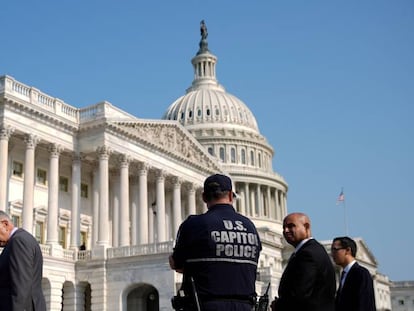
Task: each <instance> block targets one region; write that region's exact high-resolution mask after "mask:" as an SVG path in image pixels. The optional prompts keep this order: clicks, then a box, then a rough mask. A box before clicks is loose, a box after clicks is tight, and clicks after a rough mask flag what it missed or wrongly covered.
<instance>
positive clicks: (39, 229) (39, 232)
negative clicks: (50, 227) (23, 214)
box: [35, 221, 44, 244]
mask: <svg viewBox="0 0 414 311" xmlns="http://www.w3.org/2000/svg"><path fill="white" fill-rule="evenodd" d="M43 232H44V224H43V222H40V221H36V230H35V238H36V240H37V242H39V243H40V244H43V243H44V240H43V238H44V234H43Z"/></svg>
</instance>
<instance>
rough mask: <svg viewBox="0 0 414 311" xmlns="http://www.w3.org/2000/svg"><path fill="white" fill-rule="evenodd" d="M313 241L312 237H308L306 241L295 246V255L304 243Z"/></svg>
mask: <svg viewBox="0 0 414 311" xmlns="http://www.w3.org/2000/svg"><path fill="white" fill-rule="evenodd" d="M312 239H313V237H309V238H307V239H304V240H302V241H300V243H299V244H298V245H297V246H296V248H295V253H296V252H297V251H298V250H299V249H300V248H301V247H302V246H303V245H304V244H305V243H306V242H308V241H309V240H312Z"/></svg>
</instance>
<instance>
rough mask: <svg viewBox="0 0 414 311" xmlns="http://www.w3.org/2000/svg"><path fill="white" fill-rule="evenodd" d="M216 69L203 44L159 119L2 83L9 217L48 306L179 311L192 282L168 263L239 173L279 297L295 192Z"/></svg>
mask: <svg viewBox="0 0 414 311" xmlns="http://www.w3.org/2000/svg"><path fill="white" fill-rule="evenodd" d="M216 62H217V58H216V56H215V55H213V54H212V53H211V52H210V51H209V49H208V44H207V40H206V37H202V40H201V41H200V45H199V51H198V53H197V54H196V56H195V57H194V58H193V59H192V64H193V69H194V80H193V83H192V85H191V86H190V88H188V89H187V91H186V94H185V95H184V96H182V97H180V98H179V99H177V100H176V101H175V102H174V103H173V104H171V105H170V106H169V107H168V108H167V110H166V112H165V114H164V116H163V118H162V119H160V120H144V119H139V118H137V117H135V116H133V115H130V114H129V113H127V112H125V111H122V110H120V109H118V108H117V107H116V106H114V105H112V104H111V103H109V102H101V103H98V104H96V105H92V106H89V107H85V108H76V107H73V106H71V105H69V104H67V103H65V102H63V101H62V100H60V99H58V98H55V97H52V96H49V95H48V94H45V93H43V92H42V91H40V90H38V89H36V88H35V87H31V86H27V85H25V84H23V83H21V82H19V81H17V80H15V79H14V78H12V77H10V76H2V77H0V210H4V211H6V212H8V213H9V214H10V215H11V216H12V217H13V221H14V222H15V224H16V225H18V226H19V227H22V228H24V229H26V230H27V231H29V232H31V233H32V234H33V235H34V236H35V237H36V239H37V240H38V241H39V243H40V245H41V249H42V252H43V255H44V275H43V284H42V287H43V289H44V293H45V297H46V301H47V306H48V310H51V311H57V310H64V311H69V310H71V311H81V310H100V311H101V310H104V311H105V310H171V309H172V308H171V303H170V300H171V297H172V296H173V295H174V294H175V293H176V290H177V288H178V287H179V286H180V282H181V275H179V274H177V273H175V272H174V271H172V270H170V268H169V265H168V256H169V254H170V253H171V251H172V247H173V243H174V239H175V234H176V232H177V229H178V226H179V225H180V223H181V222H182V221H183V220H184V219H185V218H186V217H187V216H188V215H190V214H196V213H203V212H204V211H205V210H206V207H205V204H204V203H203V202H202V200H201V191H202V184H203V181H204V179H205V177H206V176H208V175H210V174H213V173H223V174H228V175H230V176H231V177H232V179H233V182H234V186H235V190H236V192H237V193H238V197H239V198H238V200H237V201H236V204H235V205H236V208H237V210H238V211H240V212H241V213H243V214H245V215H246V216H248V217H250V218H251V219H252V220H253V222H254V223H255V224H256V226H257V228H258V231H259V234H260V237H261V240H262V244H263V251H262V254H261V257H260V260H259V268H258V278H257V292H258V293H259V294H260V293H262V292H263V291H264V289H265V288H266V286H267V284H268V283H269V282H270V283H271V292H270V297H272V296H275V295H276V292H277V287H278V283H279V280H280V276H281V274H282V271H283V265H284V258H285V254H284V253H285V251H284V250H285V247H286V246H285V245H284V244H283V239H282V220H283V218H284V216H285V215H286V214H287V191H288V185H287V183H286V181H285V180H284V178H283V177H282V176H280V175H279V174H277V173H276V172H274V171H273V167H272V159H273V155H274V150H273V148H272V146H270V145H269V143H268V142H267V140H266V138H265V137H264V136H263V135H261V134H260V131H259V128H258V125H257V121H256V119H255V117H254V115H253V114H252V112H251V111H250V110H249V108H248V107H247V106H246V105H245V104H244V103H243V102H242V101H241V100H239V99H238V98H237V97H235V96H234V95H231V94H229V93H227V92H226V91H225V89H224V87H223V86H221V85H220V84H219V83H218V81H217V79H216ZM81 246H82V248H81ZM80 248H81V249H82V250H80ZM84 248H85V249H84ZM373 273H374V274H377V271H376V270H375V269H374V270H373ZM384 284H385V285H384V286H386V284H387V282H384ZM384 310H385V309H384Z"/></svg>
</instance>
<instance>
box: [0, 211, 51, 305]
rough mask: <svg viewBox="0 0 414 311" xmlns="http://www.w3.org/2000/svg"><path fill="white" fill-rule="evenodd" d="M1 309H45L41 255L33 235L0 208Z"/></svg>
mask: <svg viewBox="0 0 414 311" xmlns="http://www.w3.org/2000/svg"><path fill="white" fill-rule="evenodd" d="M0 246H1V247H4V249H3V252H2V253H1V255H0V310H1V311H46V302H45V298H44V296H43V292H42V269H43V257H42V252H41V250H40V247H39V243H38V242H37V241H36V239H35V238H34V237H33V236H32V235H31V234H30V233H29V232H27V231H26V230H24V229H19V228H16V227H15V226H14V225H13V222H12V221H11V219H10V217H9V215H7V214H6V213H5V212H3V211H0Z"/></svg>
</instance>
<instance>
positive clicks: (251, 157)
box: [250, 150, 254, 166]
mask: <svg viewBox="0 0 414 311" xmlns="http://www.w3.org/2000/svg"><path fill="white" fill-rule="evenodd" d="M250 165H252V166H254V152H253V150H251V151H250Z"/></svg>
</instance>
